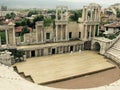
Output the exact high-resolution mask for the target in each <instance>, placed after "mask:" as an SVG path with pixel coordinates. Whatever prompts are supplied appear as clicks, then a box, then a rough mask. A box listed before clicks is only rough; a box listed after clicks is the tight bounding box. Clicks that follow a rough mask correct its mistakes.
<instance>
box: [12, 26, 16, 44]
mask: <svg viewBox="0 0 120 90" xmlns="http://www.w3.org/2000/svg"><path fill="white" fill-rule="evenodd" d="M13 45H16V40H15V27H14V26H13Z"/></svg>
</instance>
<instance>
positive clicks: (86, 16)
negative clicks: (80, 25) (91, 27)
mask: <svg viewBox="0 0 120 90" xmlns="http://www.w3.org/2000/svg"><path fill="white" fill-rule="evenodd" d="M85 14H86V15H85V18H86V19H85V21H88V10H87V8H86V13H85Z"/></svg>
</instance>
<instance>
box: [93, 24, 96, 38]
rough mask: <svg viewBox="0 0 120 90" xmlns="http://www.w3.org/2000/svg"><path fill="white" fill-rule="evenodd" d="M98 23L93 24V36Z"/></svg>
mask: <svg viewBox="0 0 120 90" xmlns="http://www.w3.org/2000/svg"><path fill="white" fill-rule="evenodd" d="M95 29H96V25H94V26H93V37H95V31H96V30H95Z"/></svg>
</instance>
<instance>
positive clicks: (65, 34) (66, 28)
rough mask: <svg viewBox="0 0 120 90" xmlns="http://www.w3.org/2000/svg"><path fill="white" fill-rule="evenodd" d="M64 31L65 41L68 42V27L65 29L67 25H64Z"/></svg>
mask: <svg viewBox="0 0 120 90" xmlns="http://www.w3.org/2000/svg"><path fill="white" fill-rule="evenodd" d="M65 31H66V32H65V33H66V34H65V35H66V36H65V37H66V41H67V40H68V27H67V25H66V28H65Z"/></svg>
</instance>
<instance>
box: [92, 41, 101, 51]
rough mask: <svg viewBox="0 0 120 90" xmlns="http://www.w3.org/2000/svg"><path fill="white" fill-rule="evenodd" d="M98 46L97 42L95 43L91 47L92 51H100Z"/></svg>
mask: <svg viewBox="0 0 120 90" xmlns="http://www.w3.org/2000/svg"><path fill="white" fill-rule="evenodd" d="M100 48H101V47H100V44H99V43H98V42H95V43H94V45H93V50H95V51H100Z"/></svg>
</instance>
